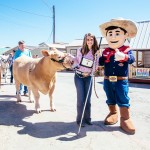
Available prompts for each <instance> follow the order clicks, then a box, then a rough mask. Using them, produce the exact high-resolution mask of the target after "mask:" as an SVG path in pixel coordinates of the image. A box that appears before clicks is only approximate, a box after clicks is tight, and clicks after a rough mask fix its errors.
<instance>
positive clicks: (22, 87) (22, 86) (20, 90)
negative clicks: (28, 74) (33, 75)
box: [20, 84, 28, 94]
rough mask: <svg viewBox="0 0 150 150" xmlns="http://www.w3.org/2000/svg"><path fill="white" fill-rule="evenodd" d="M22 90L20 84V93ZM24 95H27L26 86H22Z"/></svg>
mask: <svg viewBox="0 0 150 150" xmlns="http://www.w3.org/2000/svg"><path fill="white" fill-rule="evenodd" d="M22 88H23V84H20V93H21V91H22ZM23 93H24V94H26V93H28V88H27V86H24V91H23Z"/></svg>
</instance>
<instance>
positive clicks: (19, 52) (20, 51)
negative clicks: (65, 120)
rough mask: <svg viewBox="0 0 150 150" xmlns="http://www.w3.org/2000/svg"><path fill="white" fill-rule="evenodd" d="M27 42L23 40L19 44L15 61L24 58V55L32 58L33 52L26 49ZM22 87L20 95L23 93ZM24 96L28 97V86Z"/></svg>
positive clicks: (25, 87) (25, 88)
mask: <svg viewBox="0 0 150 150" xmlns="http://www.w3.org/2000/svg"><path fill="white" fill-rule="evenodd" d="M25 47H26V46H25V42H24V41H23V40H22V41H19V42H18V49H17V50H16V52H15V55H14V60H15V59H17V58H18V57H20V56H22V55H26V56H28V57H32V54H31V51H30V50H29V49H26V48H25ZM22 87H23V85H22V84H20V93H21V91H22ZM23 93H24V96H28V94H27V93H28V89H27V86H24V91H23Z"/></svg>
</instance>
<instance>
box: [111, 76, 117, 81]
mask: <svg viewBox="0 0 150 150" xmlns="http://www.w3.org/2000/svg"><path fill="white" fill-rule="evenodd" d="M109 81H110V82H117V76H109Z"/></svg>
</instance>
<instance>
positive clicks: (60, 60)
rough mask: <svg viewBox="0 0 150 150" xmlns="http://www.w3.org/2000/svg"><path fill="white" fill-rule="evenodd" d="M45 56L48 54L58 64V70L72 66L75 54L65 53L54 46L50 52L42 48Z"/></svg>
mask: <svg viewBox="0 0 150 150" xmlns="http://www.w3.org/2000/svg"><path fill="white" fill-rule="evenodd" d="M42 54H43V56H48V57H49V59H50V60H51V61H53V62H55V64H56V65H57V67H58V68H57V69H58V70H64V69H68V68H72V62H73V58H74V57H73V56H72V55H71V54H66V53H63V52H61V51H59V50H57V49H56V48H53V49H52V50H51V51H50V52H48V51H47V50H42Z"/></svg>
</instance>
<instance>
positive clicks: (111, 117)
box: [104, 105, 118, 125]
mask: <svg viewBox="0 0 150 150" xmlns="http://www.w3.org/2000/svg"><path fill="white" fill-rule="evenodd" d="M108 107H109V111H110V113H109V114H108V115H107V117H106V118H105V120H104V124H105V125H113V124H115V123H117V122H118V113H117V106H116V105H108Z"/></svg>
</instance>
